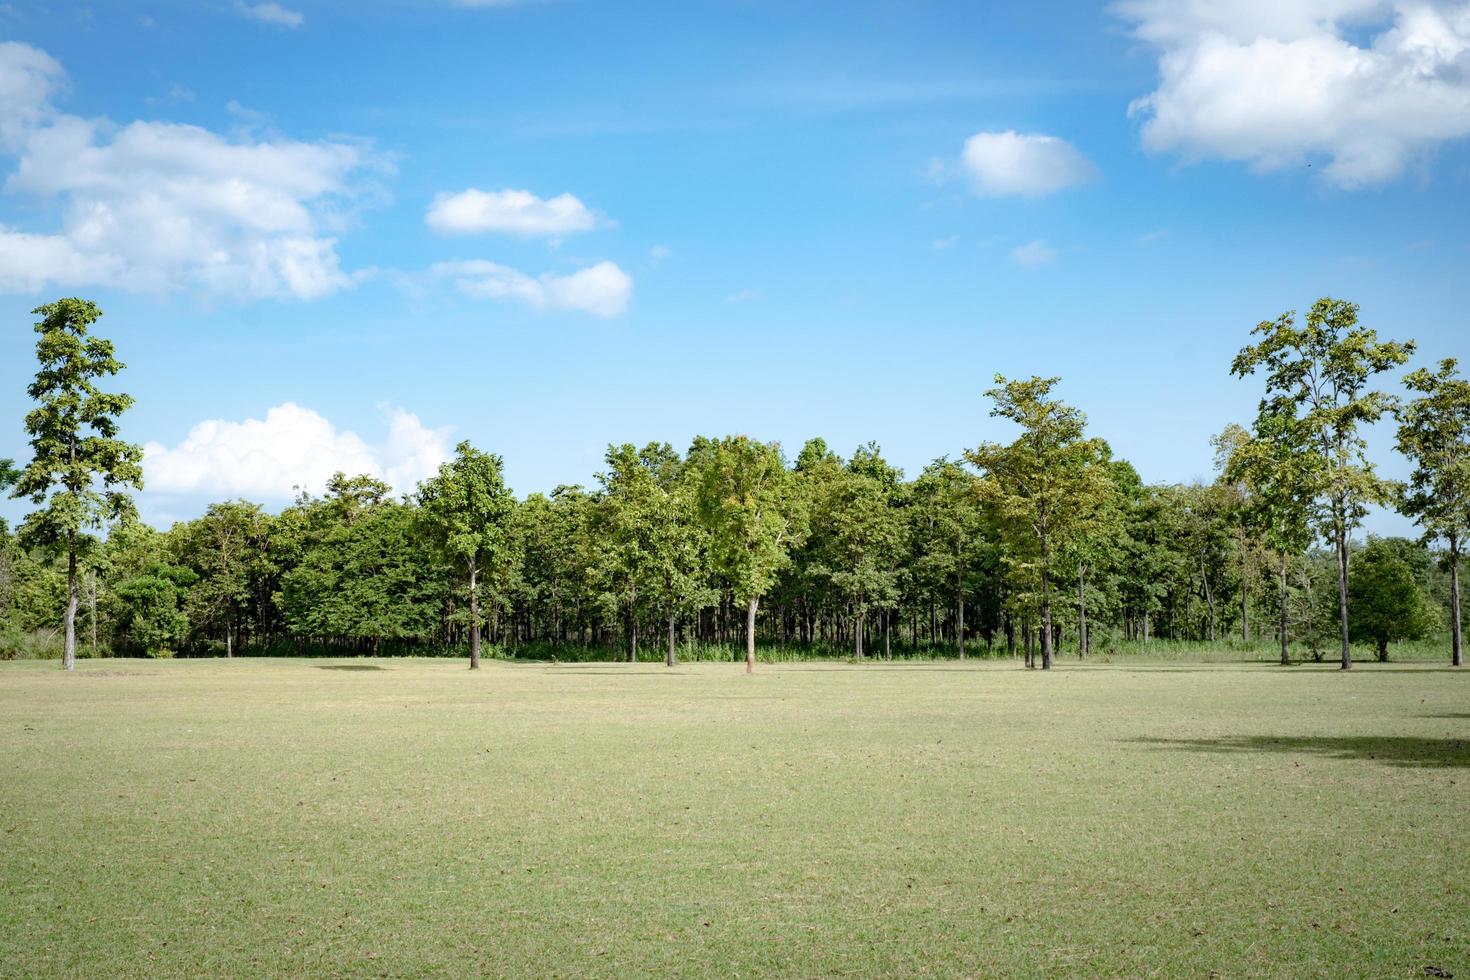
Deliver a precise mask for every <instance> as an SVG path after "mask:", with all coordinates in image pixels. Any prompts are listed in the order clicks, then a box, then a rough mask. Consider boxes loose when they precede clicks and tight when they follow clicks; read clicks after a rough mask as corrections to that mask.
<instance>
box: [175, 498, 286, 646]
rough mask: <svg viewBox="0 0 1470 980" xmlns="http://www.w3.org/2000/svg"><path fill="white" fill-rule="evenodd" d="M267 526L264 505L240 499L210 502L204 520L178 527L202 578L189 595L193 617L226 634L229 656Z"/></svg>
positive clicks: (184, 548) (258, 560)
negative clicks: (262, 506)
mask: <svg viewBox="0 0 1470 980" xmlns="http://www.w3.org/2000/svg"><path fill="white" fill-rule="evenodd" d="M268 524H269V522H268V519H267V517H266V515H265V513H264V512H263V511H262V510H261V508H260V505H259V504H252V503H247V502H246V501H244V500H238V501H233V502H226V503H217V504H210V505H209V509H208V510H206V511H205V512H204V516H203V517H201V518H199V519H198V520H195V521H190V522H189V523H188V524H185V525H183V526H182V527H180V528H179V529H178V532H179V533H178V535H177V536H178V537H180V538H182V539H183V540H181V541H180V542H179V543H180V545H181V549H182V550H183V551H185V552H186V554H187V556H188V558H189V564H190V565H191V566H192V567H193V569H194V571H195V573H196V574H197V575H198V577H199V578H198V581H197V582H196V583H195V586H194V588H193V590H192V591H191V596H190V599H191V603H190V604H191V607H192V610H191V611H192V613H193V615H192V617H191V618H192V619H193V620H194V621H195V625H196V626H198V627H203V626H205V625H213V626H215V627H216V628H218V629H219V630H220V631H221V632H222V633H223V634H224V640H225V656H226V657H232V656H234V654H235V638H236V636H237V635H238V634H239V632H240V620H241V618H242V614H243V608H244V606H245V603H246V602H247V600H248V599H249V598H250V585H251V580H252V578H253V577H254V573H255V572H256V571H257V569H258V566H259V564H260V562H261V559H263V558H264V554H265V539H266V533H267V527H268Z"/></svg>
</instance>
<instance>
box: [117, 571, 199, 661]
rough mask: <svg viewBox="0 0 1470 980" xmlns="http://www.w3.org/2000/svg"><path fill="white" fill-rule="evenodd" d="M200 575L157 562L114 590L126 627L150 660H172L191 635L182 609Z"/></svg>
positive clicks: (131, 637) (118, 584) (129, 634)
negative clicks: (177, 649) (180, 645)
mask: <svg viewBox="0 0 1470 980" xmlns="http://www.w3.org/2000/svg"><path fill="white" fill-rule="evenodd" d="M196 578H197V576H195V574H194V573H193V572H191V571H190V570H189V569H187V568H180V567H178V566H177V565H167V564H164V563H162V562H153V563H152V564H150V565H149V566H148V567H147V568H146V569H145V570H144V571H143V573H142V574H140V575H135V576H133V577H132V578H126V579H123V580H122V581H121V582H119V583H117V587H116V589H115V590H114V591H115V592H116V593H117V597H118V599H119V601H121V603H122V606H123V617H122V627H123V629H124V630H125V631H126V633H127V635H128V637H129V639H131V640H132V642H134V643H136V644H137V645H138V646H139V647H141V648H142V649H143V652H144V653H146V654H148V656H150V657H171V656H173V652H174V650H175V649H176V648H177V646H178V645H179V644H180V643H182V642H183V641H184V639H185V637H187V636H188V634H189V617H188V616H187V615H186V614H185V612H184V610H183V608H182V606H183V600H184V596H185V594H186V593H187V590H188V588H189V586H191V585H193V584H194V582H195V580H196Z"/></svg>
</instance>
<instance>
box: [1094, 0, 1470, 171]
mask: <svg viewBox="0 0 1470 980" xmlns="http://www.w3.org/2000/svg"><path fill="white" fill-rule="evenodd" d="M1114 11H1115V12H1116V13H1117V14H1119V15H1121V16H1122V17H1124V18H1126V19H1127V20H1129V21H1131V22H1132V23H1133V24H1134V27H1135V31H1136V33H1137V34H1138V36H1139V37H1141V38H1143V39H1144V40H1146V41H1148V42H1149V43H1150V44H1152V45H1154V46H1156V47H1157V48H1158V49H1159V83H1158V88H1157V89H1156V90H1155V91H1153V92H1152V93H1150V94H1149V95H1146V96H1144V97H1142V98H1140V99H1137V100H1135V101H1134V102H1133V104H1132V105H1131V106H1130V107H1129V113H1130V115H1132V116H1135V117H1137V118H1141V119H1142V120H1143V126H1142V139H1143V145H1144V147H1145V149H1148V150H1150V151H1155V152H1174V153H1178V154H1179V155H1180V156H1182V157H1183V158H1184V159H1185V160H1189V161H1193V160H1201V159H1221V160H1232V161H1239V162H1244V163H1247V164H1249V165H1250V166H1252V167H1253V168H1255V169H1256V170H1260V171H1271V170H1279V169H1282V168H1284V167H1292V166H1301V165H1303V164H1304V163H1307V162H1310V161H1312V160H1314V159H1316V160H1325V161H1326V162H1327V166H1326V167H1323V168H1319V170H1320V171H1321V172H1322V173H1323V174H1324V176H1325V177H1326V179H1328V180H1330V181H1332V182H1333V183H1335V184H1337V185H1338V186H1341V187H1349V188H1350V187H1359V186H1364V185H1372V184H1381V183H1384V182H1386V181H1389V180H1392V179H1394V178H1395V177H1397V176H1399V175H1400V174H1401V173H1402V172H1403V171H1404V169H1405V167H1406V166H1408V165H1409V164H1410V163H1411V162H1413V161H1415V160H1416V159H1419V158H1422V157H1424V156H1425V155H1426V154H1427V153H1428V152H1429V151H1431V150H1432V149H1433V148H1434V147H1435V146H1437V145H1438V144H1440V143H1442V142H1445V141H1447V140H1452V139H1458V138H1461V137H1464V136H1466V135H1470V3H1463V2H1461V3H1448V2H1442V0H1440V2H1436V0H1283V2H1267V0H1254V2H1250V3H1211V2H1208V0H1193V2H1189V3H1183V4H1181V3H1173V2H1165V0H1126V2H1122V3H1118V4H1116V5H1115V7H1114Z"/></svg>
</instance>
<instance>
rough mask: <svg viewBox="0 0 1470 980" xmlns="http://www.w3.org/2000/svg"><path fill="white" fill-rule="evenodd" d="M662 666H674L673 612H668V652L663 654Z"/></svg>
mask: <svg viewBox="0 0 1470 980" xmlns="http://www.w3.org/2000/svg"><path fill="white" fill-rule="evenodd" d="M664 666H665V667H672V666H674V614H673V613H669V652H668V654H667V655H665V656H664Z"/></svg>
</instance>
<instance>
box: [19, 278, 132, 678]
mask: <svg viewBox="0 0 1470 980" xmlns="http://www.w3.org/2000/svg"><path fill="white" fill-rule="evenodd" d="M32 312H33V313H35V314H36V315H38V316H40V317H41V318H42V319H41V320H40V321H38V322H37V323H36V333H37V334H39V335H40V339H39V340H37V341H36V359H37V360H38V361H39V362H40V369H39V370H38V371H37V372H36V380H35V381H33V382H32V383H31V385H30V388H29V389H28V392H29V394H30V397H31V399H32V400H34V401H35V402H37V403H38V404H37V406H36V407H35V408H34V409H32V410H31V411H30V413H29V414H27V415H26V421H25V427H26V432H27V433H28V434H29V435H30V437H31V439H30V443H31V452H32V459H31V462H30V464H29V465H28V466H27V467H26V468H25V469H24V470H23V471H22V472H21V474H20V478H19V479H18V480H17V481H16V483H15V489H14V490H13V491H12V496H15V497H25V498H28V499H29V500H30V501H31V502H32V503H34V504H37V505H39V506H38V507H37V509H36V510H34V511H32V512H31V513H30V515H29V516H27V517H26V519H25V523H24V524H22V526H21V538H22V541H23V542H24V543H26V544H27V545H28V546H32V547H39V548H41V549H43V550H46V551H50V552H53V553H54V552H60V553H62V554H64V555H65V556H66V620H65V628H66V640H65V646H64V647H63V653H62V661H61V663H62V667H63V668H64V669H66V670H71V669H72V668H73V667H75V666H76V653H77V631H76V619H77V602H78V590H77V568H78V562H79V560H81V559H83V558H85V557H86V555H87V554H88V553H90V551H91V550H92V549H93V548H95V547H96V546H97V538H96V536H95V534H92V533H89V532H94V531H96V530H98V529H100V528H101V527H102V526H103V524H104V523H105V522H106V521H108V520H113V519H118V518H121V517H123V516H125V515H131V514H132V512H133V501H132V498H131V497H130V496H129V495H128V493H127V491H126V489H125V488H127V487H134V488H140V489H141V487H142V486H143V469H142V460H143V451H142V449H140V448H139V447H137V446H134V445H131V444H129V443H127V442H124V441H122V440H121V439H119V438H118V437H117V431H118V424H117V418H118V416H119V415H121V414H122V413H123V412H125V411H127V409H128V408H129V407H130V406H131V405H132V404H133V399H132V398H131V397H130V396H128V395H123V394H115V393H111V392H105V391H101V390H100V389H98V387H97V381H98V380H100V379H102V378H105V377H111V376H112V375H115V374H117V373H118V372H119V371H121V370H122V369H123V364H122V363H121V362H120V361H118V359H117V357H116V354H115V351H114V349H113V345H112V341H110V340H104V339H103V338H101V337H94V336H92V335H91V334H90V333H89V332H88V331H89V328H90V327H91V325H92V324H93V323H96V322H97V319H98V318H99V317H100V316H102V311H101V310H99V309H98V308H97V305H96V304H95V303H92V302H89V301H87V300H82V299H62V300H57V301H56V302H55V303H48V304H46V305H45V306H39V307H37V308H36V309H35V310H33V311H32Z"/></svg>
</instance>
